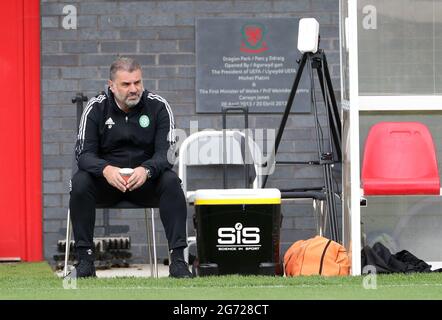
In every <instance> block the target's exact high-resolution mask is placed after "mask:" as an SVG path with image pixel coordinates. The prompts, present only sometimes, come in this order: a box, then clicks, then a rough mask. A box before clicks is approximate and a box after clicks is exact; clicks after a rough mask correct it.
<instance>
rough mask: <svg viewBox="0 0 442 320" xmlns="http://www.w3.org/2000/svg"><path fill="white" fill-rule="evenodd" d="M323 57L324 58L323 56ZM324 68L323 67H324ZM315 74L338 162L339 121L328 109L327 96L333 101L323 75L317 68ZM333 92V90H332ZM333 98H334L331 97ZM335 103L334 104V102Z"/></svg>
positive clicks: (339, 149)
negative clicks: (324, 105) (316, 74)
mask: <svg viewBox="0 0 442 320" xmlns="http://www.w3.org/2000/svg"><path fill="white" fill-rule="evenodd" d="M324 57H325V56H324ZM324 68H325V66H324ZM316 71H317V73H318V78H319V84H320V86H321V91H322V97H323V98H324V102H325V104H326V111H327V118H328V123H329V127H330V131H331V134H332V137H333V143H334V146H335V149H336V153H337V156H338V159H339V161H340V160H341V158H342V156H341V150H342V149H341V127H340V124H339V123H340V120H339V115H337V114H336V113H335V112H334V110H333V109H332V108H331V107H330V106H332V105H333V104H330V100H329V95H330V98H331V100H332V101H333V98H332V97H331V94H330V91H329V90H328V87H327V88H326V87H325V84H324V74H323V73H322V70H321V68H320V67H319V68H317V69H316ZM332 90H333V88H332ZM333 97H334V96H333ZM335 103H336V102H335ZM336 116H338V118H336Z"/></svg>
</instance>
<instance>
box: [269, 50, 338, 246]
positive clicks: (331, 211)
mask: <svg viewBox="0 0 442 320" xmlns="http://www.w3.org/2000/svg"><path fill="white" fill-rule="evenodd" d="M297 62H298V64H299V69H298V72H297V73H296V77H295V80H294V82H293V86H292V89H291V92H290V95H289V98H288V101H287V104H286V107H285V111H284V114H283V117H282V120H281V124H280V126H279V129H278V134H277V135H276V141H275V146H274V152H273V153H272V157H275V158H276V153H277V152H278V147H279V145H280V142H281V139H282V135H283V132H284V128H285V126H286V123H287V119H288V117H289V114H290V110H291V108H292V105H293V101H294V99H295V95H296V92H297V90H298V86H299V82H300V80H301V76H302V73H303V71H304V69H305V67H306V66H307V67H308V69H309V70H308V71H309V78H310V98H311V106H312V112H313V116H314V119H315V129H316V146H317V152H318V160H316V161H306V162H300V161H275V159H272V160H273V162H274V163H275V164H285V165H287V164H289V165H290V164H292V165H320V166H322V168H323V177H324V186H322V187H320V188H311V189H290V190H281V191H282V197H283V198H291V197H292V198H314V199H320V200H325V202H326V210H327V211H326V212H327V214H328V216H329V221H330V235H331V239H332V240H334V241H336V242H341V241H340V236H339V228H338V221H337V220H338V214H337V209H336V201H335V200H336V199H335V197H336V194H335V190H334V186H333V176H332V167H333V165H334V164H335V163H340V162H342V154H341V150H342V149H341V120H340V117H339V111H338V107H337V104H336V99H335V95H334V91H333V86H332V81H331V78H330V73H329V69H328V64H327V58H326V56H325V53H324V51H323V50H321V49H319V50H318V51H317V52H316V53H311V52H305V53H303V55H302V57H301V59H300V60H298V61H297ZM313 70H316V73H317V76H318V80H319V84H320V87H321V92H322V98H323V100H324V105H325V113H326V117H327V119H328V127H327V129H328V133H329V134H328V138H327V139H324V137H323V131H322V128H321V125H320V123H319V117H318V106H317V104H316V93H315V81H314V71H313ZM268 177H269V176H268V175H266V176H265V177H264V180H263V184H262V187H263V188H264V187H265V185H266V183H267V179H268ZM284 191H286V192H284Z"/></svg>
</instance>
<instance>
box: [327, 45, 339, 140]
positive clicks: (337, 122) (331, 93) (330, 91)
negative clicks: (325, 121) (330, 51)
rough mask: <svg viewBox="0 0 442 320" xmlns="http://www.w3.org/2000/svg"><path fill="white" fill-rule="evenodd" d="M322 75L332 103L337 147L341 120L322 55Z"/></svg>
mask: <svg viewBox="0 0 442 320" xmlns="http://www.w3.org/2000/svg"><path fill="white" fill-rule="evenodd" d="M324 74H325V81H326V82H327V88H328V92H329V94H330V99H331V102H332V107H333V116H334V119H335V121H336V128H337V129H338V130H337V133H338V137H339V145H341V141H342V140H341V118H340V116H339V110H338V105H337V103H336V97H335V92H334V91H333V84H332V81H331V78H330V72H329V70H328V63H327V57H326V56H325V54H324Z"/></svg>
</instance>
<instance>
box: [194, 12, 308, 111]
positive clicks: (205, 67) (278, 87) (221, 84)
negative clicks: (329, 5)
mask: <svg viewBox="0 0 442 320" xmlns="http://www.w3.org/2000/svg"><path fill="white" fill-rule="evenodd" d="M298 22H299V19H296V18H256V19H255V18H200V19H197V21H196V60H197V65H196V110H197V112H199V113H217V112H221V107H223V106H248V107H249V112H251V113H281V112H283V111H284V109H285V106H286V103H287V99H288V96H289V93H290V90H291V88H292V85H293V81H294V79H295V74H296V71H297V68H298V64H297V62H296V60H297V59H299V58H300V57H301V53H300V52H299V51H298V50H297V36H298ZM306 71H307V70H306ZM308 83H309V82H308V73H307V72H304V74H303V75H302V79H301V82H300V85H299V88H298V91H297V94H296V97H295V101H294V105H293V106H292V109H291V110H292V112H309V111H310V100H309V99H310V93H309V92H310V90H309V89H308V88H309V85H308Z"/></svg>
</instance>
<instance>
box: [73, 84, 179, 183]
mask: <svg viewBox="0 0 442 320" xmlns="http://www.w3.org/2000/svg"><path fill="white" fill-rule="evenodd" d="M174 144H175V123H174V118H173V114H172V110H171V109H170V106H169V104H168V103H167V101H166V100H165V99H164V98H162V97H161V96H159V95H157V94H154V93H151V92H149V91H147V90H145V91H144V92H143V94H142V97H141V100H140V102H139V103H138V104H137V105H136V106H135V107H133V108H132V109H131V110H130V111H129V112H128V113H125V112H124V111H122V110H121V109H120V108H119V107H118V106H117V104H116V102H115V98H114V95H113V93H112V92H111V91H110V90H108V93H107V94H105V93H103V94H100V95H98V96H96V97H94V98H92V99H90V100H89V102H88V104H87V105H86V107H85V108H84V111H83V115H82V117H81V121H80V127H79V131H78V137H77V143H76V146H75V156H76V159H77V165H78V168H79V169H81V170H85V171H87V172H90V173H91V174H93V175H95V176H97V177H102V176H103V169H104V168H105V167H106V166H107V165H112V166H116V167H120V168H136V167H138V166H142V167H145V168H148V169H150V172H151V174H152V178H155V177H158V175H159V174H161V173H162V172H163V171H164V170H166V169H168V168H171V167H172V165H173V163H169V161H168V159H167V155H168V151H169V150H170V151H169V152H172V153H173V146H174Z"/></svg>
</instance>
